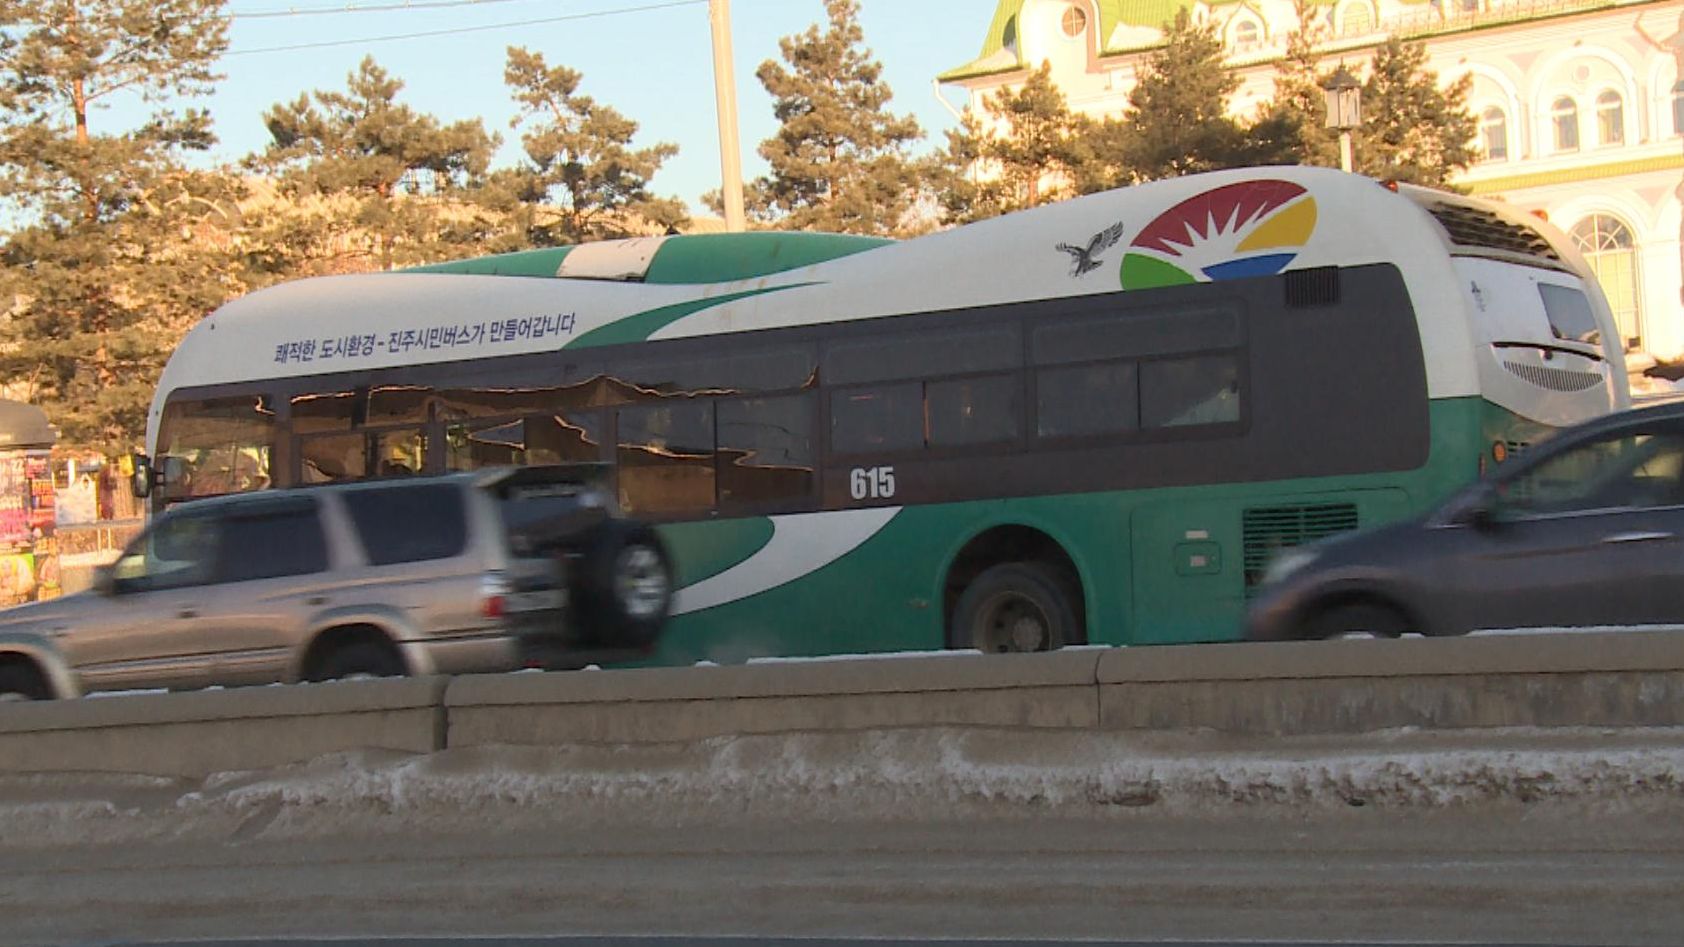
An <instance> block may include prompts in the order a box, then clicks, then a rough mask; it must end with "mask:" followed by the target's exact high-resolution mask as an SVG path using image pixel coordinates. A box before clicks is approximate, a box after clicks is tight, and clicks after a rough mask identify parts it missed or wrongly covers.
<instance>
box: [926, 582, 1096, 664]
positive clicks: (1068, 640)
mask: <svg viewBox="0 0 1684 947" xmlns="http://www.w3.org/2000/svg"><path fill="white" fill-rule="evenodd" d="M1073 597H1074V595H1073V591H1072V590H1071V589H1070V587H1069V583H1068V582H1067V581H1066V580H1065V578H1064V576H1062V575H1061V574H1060V573H1059V572H1058V571H1057V570H1056V569H1053V568H1052V567H1050V566H1048V565H1045V564H1043V563H1039V562H1007V563H1002V564H1001V565H997V566H991V567H989V568H988V569H985V570H983V572H982V573H981V574H979V575H978V576H977V577H976V578H975V579H972V580H971V583H970V585H968V586H966V587H965V591H964V592H963V593H962V594H960V596H959V601H958V604H957V605H956V606H955V608H954V609H953V627H952V628H951V629H949V631H948V644H949V646H951V647H954V648H973V649H975V650H978V651H982V652H985V653H996V654H998V653H1014V652H1028V651H1054V650H1057V649H1058V648H1062V647H1064V646H1065V645H1067V644H1074V643H1076V642H1079V641H1081V640H1082V634H1081V629H1080V628H1078V627H1077V623H1076V609H1075V607H1074V605H1073V604H1072V600H1073Z"/></svg>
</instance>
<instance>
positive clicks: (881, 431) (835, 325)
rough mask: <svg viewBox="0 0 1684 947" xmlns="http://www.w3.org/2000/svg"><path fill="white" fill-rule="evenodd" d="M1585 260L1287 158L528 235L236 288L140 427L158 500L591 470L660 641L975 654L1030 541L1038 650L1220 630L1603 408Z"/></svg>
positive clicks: (1599, 349) (1539, 225)
mask: <svg viewBox="0 0 1684 947" xmlns="http://www.w3.org/2000/svg"><path fill="white" fill-rule="evenodd" d="M1588 274H1589V270H1588V269H1587V267H1586V266H1585V264H1584V262H1583V260H1582V259H1580V258H1579V257H1578V255H1577V254H1576V253H1575V252H1574V250H1573V249H1572V248H1571V247H1570V246H1569V245H1568V243H1567V241H1566V240H1565V239H1564V238H1563V237H1562V235H1561V234H1560V233H1559V232H1558V231H1556V230H1554V229H1553V228H1551V227H1549V226H1548V225H1547V224H1545V223H1544V222H1542V221H1540V220H1536V219H1534V218H1532V217H1529V216H1524V215H1520V214H1517V213H1515V212H1514V211H1512V210H1510V209H1506V208H1504V207H1503V206H1502V205H1497V204H1490V203H1484V202H1479V201H1475V200H1472V199H1468V198H1462V197H1458V196H1454V195H1449V194H1445V193H1441V192H1436V191H1429V190H1424V189H1417V188H1411V187H1408V186H1391V185H1387V186H1382V185H1381V184H1380V183H1378V182H1375V181H1373V180H1370V179H1367V178H1362V177H1357V176H1353V175H1346V174H1342V173H1340V172H1337V171H1330V170H1325V169H1313V168H1259V169H1246V170H1239V171H1228V172H1218V173H1213V174H1207V175H1198V176H1191V177H1187V178H1181V179H1177V180H1170V181H1163V182H1157V183H1153V184H1147V185H1142V186H1139V187H1134V188H1130V189H1125V190H1119V191H1112V192H1107V193H1103V194H1097V195H1092V196H1088V197H1083V198H1078V199H1075V200H1070V201H1067V202H1064V203H1061V204H1056V205H1051V206H1047V207H1042V208H1039V209H1036V210H1032V211H1027V212H1022V213H1018V214H1014V215H1010V216H1006V217H1002V218H998V219H994V220H989V221H984V222H981V223H976V224H972V225H968V226H965V227H960V228H957V229H954V230H951V231H947V232H943V233H939V234H935V235H932V236H928V237H922V238H918V239H915V240H910V241H906V242H898V243H896V242H887V241H874V240H867V239H861V238H846V237H834V236H825V235H807V234H747V235H720V236H696V237H673V238H666V239H664V240H663V239H662V238H649V239H639V240H630V241H616V242H610V243H604V244H591V245H585V246H583V247H579V248H572V249H558V250H546V251H531V252H528V253H523V254H512V255H506V256H502V257H487V258H483V259H480V260H471V261H464V262H461V263H452V264H442V265H438V266H433V267H425V268H421V269H418V270H412V271H402V272H396V273H384V274H373V275H361V276H343V277H325V278H316V279H308V280H302V281H298V282H296V283H291V284H286V285H281V286H277V287H274V288H271V289H267V290H263V291H260V292H257V293H253V294H251V295H249V296H247V297H245V298H242V299H238V300H235V301H233V302H231V303H229V304H228V305H226V306H224V307H223V308H222V309H220V310H218V311H217V312H216V313H214V314H212V315H211V316H209V317H208V318H207V319H206V320H205V321H204V322H203V323H202V324H200V325H199V326H197V327H196V328H195V329H194V330H193V331H192V332H191V333H189V335H188V336H187V338H186V339H185V340H184V341H183V342H182V344H181V346H180V347H179V349H178V350H177V352H176V353H175V355H174V357H173V358H172V359H171V360H170V362H169V365H168V367H167V368H166V370H165V372H164V374H163V377H162V380H161V382H160V385H159V389H158V395H157V398H156V401H155V403H154V405H153V408H152V412H151V416H150V419H149V425H148V432H147V446H148V450H149V451H150V452H151V454H152V455H153V456H154V457H156V458H160V459H166V460H167V459H169V458H174V460H173V461H169V463H168V466H171V467H172V468H174V469H176V470H177V471H178V473H179V476H175V477H172V479H171V480H170V482H168V483H166V484H164V485H163V487H162V488H161V489H160V491H159V502H170V501H172V500H179V499H183V498H187V497H192V496H199V495H209V494H214V493H222V492H228V491H232V490H246V489H258V488H262V487H265V486H270V485H275V486H293V485H300V484H308V483H316V482H326V481H330V480H339V479H347V478H358V477H372V476H386V475H395V474H404V473H435V472H442V471H445V470H456V469H464V468H471V467H475V466H480V465H484V464H491V463H552V462H573V461H583V460H590V461H610V462H612V464H613V465H614V466H613V471H614V478H615V483H616V489H617V490H618V493H619V496H620V500H621V502H622V504H623V505H624V506H625V507H626V509H627V510H628V511H630V512H631V513H633V514H635V515H638V516H642V517H645V518H649V519H653V520H655V521H657V522H660V523H661V524H662V527H661V528H662V531H663V535H664V536H665V538H666V540H667V542H668V543H669V545H670V547H671V549H672V551H673V553H674V555H675V558H676V561H677V567H678V570H679V576H678V578H679V582H680V585H681V591H680V593H679V595H678V598H677V601H676V604H675V617H674V619H673V623H672V625H671V627H670V628H669V631H668V633H667V634H666V635H665V636H664V639H663V640H664V642H665V643H664V644H663V646H662V650H661V652H660V653H659V654H657V655H656V656H655V660H656V661H660V662H667V663H688V662H692V661H695V660H699V659H712V660H738V659H743V658H747V657H753V656H759V655H814V654H825V653H852V652H865V651H885V650H926V649H935V648H941V647H944V646H971V645H974V644H978V643H980V641H981V640H982V639H981V638H979V637H975V636H973V635H972V634H971V632H970V631H969V630H967V629H965V628H958V629H955V627H954V626H955V623H956V620H957V618H956V609H958V608H959V607H960V606H961V604H962V603H963V602H964V601H965V594H966V592H967V590H968V589H969V588H971V587H972V583H973V582H974V581H976V580H978V577H979V576H984V575H996V574H997V573H990V571H989V570H991V569H994V567H996V566H999V565H1002V564H1009V563H1016V562H1033V563H1036V564H1038V565H1037V568H1038V569H1039V570H1040V571H1039V573H1038V574H1039V575H1041V576H1042V577H1043V578H1047V577H1051V578H1052V579H1054V580H1056V581H1054V582H1051V583H1043V585H1049V584H1050V585H1055V586H1056V587H1057V589H1058V594H1059V595H1061V596H1063V597H1064V598H1065V599H1066V600H1067V601H1066V602H1065V604H1067V605H1068V607H1069V611H1070V613H1071V614H1072V615H1073V617H1074V621H1075V628H1076V629H1077V631H1076V633H1075V634H1067V635H1065V640H1063V641H1060V642H1057V643H1073V642H1075V641H1087V642H1091V643H1106V644H1141V643H1164V642H1194V641H1220V640H1231V639H1234V638H1236V637H1238V635H1239V631H1240V618H1241V615H1242V613H1243V610H1244V606H1245V602H1246V599H1247V596H1248V593H1249V591H1250V589H1251V588H1252V587H1253V586H1254V585H1255V584H1256V583H1257V582H1258V581H1259V579H1260V577H1261V575H1262V572H1263V571H1264V569H1265V568H1266V565H1267V562H1268V560H1269V558H1270V557H1271V556H1272V555H1273V554H1274V552H1275V551H1276V550H1278V549H1280V548H1283V547H1287V546H1291V545H1295V544H1297V543H1301V542H1305V541H1309V540H1312V539H1315V538H1318V537H1320V536H1324V535H1328V534H1330V533H1334V532H1338V531H1341V530H1345V529H1350V528H1354V527H1357V526H1363V525H1371V524H1377V523H1381V522H1385V521H1388V520H1392V519H1396V518H1399V517H1402V516H1405V515H1409V514H1411V513H1414V512H1416V511H1419V510H1421V509H1423V508H1425V507H1427V506H1429V505H1431V504H1433V503H1434V502H1435V501H1438V500H1439V499H1441V498H1443V497H1444V496H1445V495H1446V494H1447V493H1448V492H1450V491H1451V490H1453V489H1455V488H1456V487H1458V486H1460V485H1462V484H1463V483H1465V482H1467V481H1469V480H1471V479H1473V478H1474V477H1476V476H1478V475H1479V474H1480V473H1481V472H1482V471H1483V470H1484V469H1485V468H1486V466H1487V465H1488V464H1495V463H1500V462H1501V461H1502V460H1503V459H1504V458H1505V456H1507V455H1508V454H1512V453H1513V452H1515V451H1518V450H1523V449H1524V448H1525V446H1526V445H1527V444H1528V443H1530V442H1532V441H1533V440H1535V439H1537V438H1539V437H1541V436H1545V435H1547V433H1548V432H1549V431H1550V430H1551V429H1552V428H1555V427H1558V426H1562V425H1566V424H1570V423H1574V422H1577V421H1580V420H1583V419H1586V418H1589V417H1592V416H1595V415H1597V414H1601V413H1604V412H1607V411H1610V410H1614V409H1618V408H1622V407H1626V406H1627V405H1629V400H1630V399H1629V394H1628V391H1627V388H1626V380H1625V374H1624V367H1623V363H1622V360H1621V359H1622V353H1621V351H1620V350H1619V347H1618V345H1619V343H1618V339H1619V335H1618V333H1617V332H1616V331H1615V329H1614V323H1613V320H1612V316H1611V314H1610V312H1609V308H1608V305H1607V303H1606V301H1605V300H1604V298H1603V297H1602V294H1601V292H1600V291H1599V290H1598V288H1597V287H1596V285H1595V282H1594V279H1592V278H1591V277H1590V276H1589V275H1588ZM1043 604H1044V603H1043ZM966 607H969V606H966ZM990 614H992V613H990ZM990 620H992V619H990ZM1012 620H1014V619H1013V616H1012V614H1007V613H1004V612H1002V614H1001V618H1000V621H1002V622H1010V621H1012ZM976 635H977V636H980V635H982V632H981V631H977V632H976ZM988 640H989V642H990V644H989V645H988V646H989V647H995V645H994V643H993V642H994V641H995V639H992V638H990V639H988ZM1006 640H1010V639H1009V636H1008V639H1006ZM1045 643H1046V642H1044V641H1043V642H1042V644H1045Z"/></svg>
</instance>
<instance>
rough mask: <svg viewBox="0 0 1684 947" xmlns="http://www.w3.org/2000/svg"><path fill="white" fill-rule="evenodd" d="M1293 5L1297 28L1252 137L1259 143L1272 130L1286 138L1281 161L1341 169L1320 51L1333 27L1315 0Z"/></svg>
mask: <svg viewBox="0 0 1684 947" xmlns="http://www.w3.org/2000/svg"><path fill="white" fill-rule="evenodd" d="M1292 8H1293V13H1294V14H1295V15H1296V16H1297V19H1298V27H1297V29H1295V30H1293V31H1292V32H1291V33H1289V34H1287V38H1286V54H1285V55H1284V56H1283V57H1282V58H1281V61H1280V63H1279V65H1277V66H1276V67H1275V96H1274V99H1273V100H1272V101H1271V102H1270V103H1269V107H1268V108H1267V109H1266V110H1265V112H1264V115H1263V117H1262V118H1261V119H1260V120H1259V122H1258V124H1257V125H1256V126H1253V135H1252V136H1251V137H1252V139H1253V141H1254V143H1255V142H1256V139H1257V138H1258V137H1259V133H1267V132H1268V131H1269V130H1271V129H1273V130H1274V134H1275V135H1276V136H1277V137H1278V138H1279V139H1281V140H1282V148H1283V150H1284V152H1285V153H1284V154H1282V155H1280V158H1281V160H1282V161H1284V162H1291V163H1296V164H1314V165H1322V166H1325V167H1335V168H1336V167H1338V166H1339V136H1338V133H1336V132H1334V131H1332V130H1330V129H1329V128H1328V127H1327V95H1326V92H1325V91H1324V89H1323V86H1324V85H1326V83H1327V79H1328V75H1327V74H1326V73H1324V72H1323V70H1322V66H1321V60H1322V57H1321V53H1320V52H1318V49H1319V48H1320V47H1321V46H1322V45H1324V44H1325V43H1326V42H1327V40H1328V36H1329V33H1330V32H1331V31H1330V29H1329V27H1328V23H1327V20H1326V19H1325V18H1324V17H1323V16H1322V15H1321V14H1320V11H1319V10H1318V9H1317V8H1316V7H1315V6H1314V5H1313V4H1312V3H1311V2H1310V0H1293V5H1292Z"/></svg>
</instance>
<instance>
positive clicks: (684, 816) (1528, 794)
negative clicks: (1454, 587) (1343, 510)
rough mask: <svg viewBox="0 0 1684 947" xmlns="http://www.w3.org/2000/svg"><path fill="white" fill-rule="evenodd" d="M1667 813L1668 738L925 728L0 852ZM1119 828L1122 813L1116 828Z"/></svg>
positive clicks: (55, 786) (384, 782)
mask: <svg viewBox="0 0 1684 947" xmlns="http://www.w3.org/2000/svg"><path fill="white" fill-rule="evenodd" d="M1500 803H1521V804H1527V805H1536V804H1570V805H1575V806H1591V807H1595V808H1598V809H1600V810H1603V811H1611V810H1614V809H1621V810H1634V809H1647V808H1651V807H1660V808H1676V807H1678V806H1680V805H1681V804H1684V730H1652V731H1636V732H1631V731H1597V730H1577V731H1526V730H1509V731H1485V732H1474V733H1460V734H1450V735H1446V734H1437V733H1429V732H1414V731H1397V732H1393V733H1388V734H1383V735H1380V736H1379V737H1375V736H1373V735H1370V736H1368V737H1364V738H1317V739H1293V740H1248V741H1243V742H1242V741H1237V740H1235V739H1234V738H1231V737H1221V736H1218V735H1199V734H1182V735H1162V734H1158V735H1125V734H1113V733H1093V732H1075V731H1052V732H1042V731H1029V730H973V729H935V730H904V731H880V732H866V733H852V734H781V735H766V736H739V737H728V738H716V739H711V740H705V741H700V742H696V743H687V744H670V745H659V746H643V747H626V746H595V745H574V746H560V747H488V748H464V749H453V750H447V751H445V752H442V753H436V754H431V755H424V756H410V755H404V754H397V753H390V752H377V751H369V752H359V753H350V754H337V755H334V756H330V757H325V758H322V759H319V760H315V761H312V762H309V763H305V764H299V765H295V766H288V767H283V768H280V769H275V770H269V771H263V772H242V773H222V774H217V775H213V776H211V777H209V778H206V779H203V780H188V779H176V778H162V777H150V776H140V775H134V776H123V775H117V776H111V775H104V776H102V775H92V774H51V775H3V776H0V825H3V826H4V827H5V831H4V833H3V834H0V848H4V847H20V846H21V847H36V846H58V845H76V844H83V843H88V842H106V843H109V842H117V841H122V840H124V839H159V838H214V837H227V836H229V835H230V834H234V835H238V836H239V837H255V836H259V835H261V836H263V837H266V838H273V839H287V838H293V839H296V838H311V837H318V836H330V835H339V834H342V833H346V832H352V833H359V832H369V833H402V834H415V833H424V834H452V833H474V832H484V831H488V830H489V831H503V832H519V831H521V830H522V827H523V826H532V827H541V826H544V825H554V824H572V823H579V822H581V821H585V822H589V823H591V824H614V823H619V822H635V823H637V824H639V825H649V824H671V825H674V826H678V825H685V824H718V823H720V822H721V821H730V820H734V819H748V820H759V821H765V820H796V821H800V820H811V819H814V818H818V819H825V820H832V821H834V820H848V819H859V820H873V819H881V818H884V817H895V818H937V819H941V818H975V817H979V816H989V815H1005V816H1017V815H1022V814H1026V813H1027V814H1035V813H1046V814H1051V815H1058V816H1071V817H1088V816H1094V815H1099V816H1105V815H1107V814H1122V813H1163V814H1170V815H1177V816H1195V817H1205V816H1221V815H1223V814H1228V813H1235V814H1252V815H1255V814H1259V813H1266V812H1286V813H1292V812H1297V813H1304V812H1311V813H1313V812H1315V811H1328V810H1342V809H1348V808H1357V807H1377V808H1383V809H1400V810H1434V809H1446V808H1463V809H1466V808H1471V807H1478V806H1480V805H1485V804H1500ZM1123 817H1130V816H1123Z"/></svg>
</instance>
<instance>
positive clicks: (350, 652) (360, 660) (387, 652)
mask: <svg viewBox="0 0 1684 947" xmlns="http://www.w3.org/2000/svg"><path fill="white" fill-rule="evenodd" d="M407 673H409V670H408V668H406V667H404V663H403V656H402V655H400V654H398V653H397V651H395V650H393V649H392V647H391V646H390V645H383V644H376V643H374V642H372V641H359V642H355V643H353V644H348V645H342V646H340V647H338V648H335V649H333V650H332V651H330V652H328V654H327V656H326V657H324V658H323V659H322V661H321V663H320V664H319V665H317V666H316V670H315V672H314V673H313V674H311V675H310V680H312V681H356V680H368V679H371V678H376V677H403V676H404V675H405V674H407Z"/></svg>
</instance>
